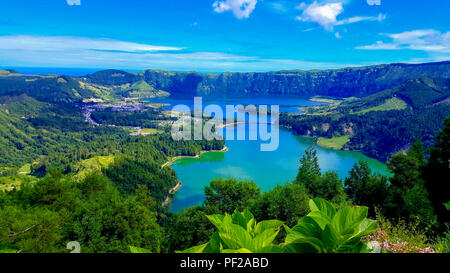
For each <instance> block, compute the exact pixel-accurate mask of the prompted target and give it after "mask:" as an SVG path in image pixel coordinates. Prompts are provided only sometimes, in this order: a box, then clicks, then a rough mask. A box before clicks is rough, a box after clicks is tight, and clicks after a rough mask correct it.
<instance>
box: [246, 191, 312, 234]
mask: <svg viewBox="0 0 450 273" xmlns="http://www.w3.org/2000/svg"><path fill="white" fill-rule="evenodd" d="M308 201H309V196H308V192H307V190H306V188H305V186H304V185H302V184H297V183H289V184H286V185H282V186H276V187H275V188H274V189H273V190H271V191H268V192H266V193H263V194H262V195H261V196H260V197H259V198H258V199H256V200H255V201H254V202H253V204H252V205H251V211H253V213H254V215H255V217H256V219H258V220H268V219H278V220H281V221H283V222H285V223H286V224H287V225H288V226H294V225H295V224H297V221H298V219H299V218H301V217H303V216H305V215H306V214H307V213H308V212H309V206H308Z"/></svg>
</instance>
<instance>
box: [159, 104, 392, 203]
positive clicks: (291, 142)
mask: <svg viewBox="0 0 450 273" xmlns="http://www.w3.org/2000/svg"><path fill="white" fill-rule="evenodd" d="M151 101H155V102H164V103H168V104H170V106H167V107H166V108H167V109H171V107H172V106H173V105H177V104H185V105H188V106H189V107H191V109H193V99H192V98H190V99H170V98H165V99H157V100H151ZM208 104H217V105H220V106H222V107H224V105H227V104H232V105H237V104H242V105H247V104H254V105H264V104H266V105H272V104H278V105H280V111H284V112H297V111H298V109H297V108H298V107H300V106H308V105H316V104H319V103H317V102H311V101H309V100H307V99H299V98H294V99H291V98H281V99H280V98H235V99H229V98H222V99H217V98H203V107H204V106H206V105H208ZM269 108H270V107H269ZM242 126H247V127H246V130H247V136H248V132H249V130H250V128H249V126H248V124H247V125H244V124H242V125H239V126H238V127H231V128H227V129H224V131H225V132H226V133H225V135H226V134H227V132H230V130H234V131H236V130H237V129H238V128H239V127H242ZM241 129H242V128H241ZM253 129H256V128H253ZM235 135H236V134H235ZM247 138H248V137H247ZM312 142H313V139H311V138H305V137H300V136H295V135H293V134H292V133H291V132H289V131H288V130H285V129H280V130H279V146H278V149H276V150H274V151H270V152H265V151H261V144H262V143H267V141H262V140H248V139H247V140H227V141H226V146H227V147H228V148H229V151H228V152H225V153H221V152H211V153H204V154H203V155H202V157H201V158H199V159H196V158H184V159H180V160H178V161H176V162H175V163H174V164H172V168H173V169H174V170H175V171H176V172H177V174H178V178H179V180H181V182H182V184H183V187H182V188H181V189H180V190H179V191H178V193H177V195H176V197H175V199H174V201H173V204H172V211H174V212H177V211H181V210H183V209H185V208H187V207H190V206H194V205H200V204H201V203H202V202H203V200H204V187H205V186H207V185H208V184H209V182H210V181H211V180H212V179H213V178H216V177H222V178H228V177H232V178H237V179H244V180H252V181H254V182H256V183H257V184H258V186H259V187H261V189H262V191H268V190H270V189H272V188H274V187H275V186H276V185H278V184H283V183H286V182H288V181H292V180H294V179H295V177H296V175H297V171H298V168H299V166H300V162H299V160H300V158H301V157H302V155H303V154H304V150H305V149H306V148H307V147H308V146H309V145H311V143H312ZM316 149H317V151H318V158H319V164H320V167H321V168H322V171H328V170H333V171H336V172H338V174H339V176H340V177H341V178H342V179H344V178H345V177H346V176H348V171H349V170H350V169H351V168H352V167H353V165H354V164H355V163H356V162H358V161H359V160H365V161H367V162H368V163H369V166H370V167H371V168H372V170H373V171H374V172H378V173H381V174H388V170H387V168H386V165H385V164H383V163H381V162H379V161H377V160H375V159H372V158H369V157H367V156H365V155H363V154H362V153H360V152H354V151H336V150H330V149H325V148H322V147H319V146H316Z"/></svg>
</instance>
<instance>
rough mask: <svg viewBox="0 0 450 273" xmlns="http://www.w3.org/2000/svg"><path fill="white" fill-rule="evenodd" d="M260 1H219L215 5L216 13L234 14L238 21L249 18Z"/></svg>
mask: <svg viewBox="0 0 450 273" xmlns="http://www.w3.org/2000/svg"><path fill="white" fill-rule="evenodd" d="M256 3H258V0H218V1H215V2H214V3H213V8H214V11H215V12H217V13H222V12H225V11H231V12H233V14H234V16H236V18H238V19H243V18H248V17H249V16H250V14H251V13H252V12H253V10H254V9H255V7H256Z"/></svg>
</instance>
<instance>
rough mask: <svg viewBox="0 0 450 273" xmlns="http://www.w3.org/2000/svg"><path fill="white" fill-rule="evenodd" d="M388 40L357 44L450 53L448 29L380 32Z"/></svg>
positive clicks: (367, 46)
mask: <svg viewBox="0 0 450 273" xmlns="http://www.w3.org/2000/svg"><path fill="white" fill-rule="evenodd" d="M381 35H382V36H385V37H388V38H389V39H390V40H391V41H390V42H387V43H385V42H383V41H377V42H376V43H375V44H372V45H365V46H358V47H356V49H365V50H400V49H411V50H420V51H426V52H439V53H450V31H449V32H446V33H441V32H440V31H437V30H433V29H421V30H412V31H405V32H401V33H394V34H381Z"/></svg>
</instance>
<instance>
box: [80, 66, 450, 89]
mask: <svg viewBox="0 0 450 273" xmlns="http://www.w3.org/2000/svg"><path fill="white" fill-rule="evenodd" d="M422 76H428V77H431V78H442V79H448V78H450V62H441V63H428V64H387V65H376V66H367V67H356V68H343V69H335V70H317V71H316V70H314V71H298V70H294V71H277V72H264V73H222V74H213V73H208V74H202V73H196V72H171V71H161V70H146V71H143V72H141V73H128V72H123V71H117V70H108V71H101V72H97V73H94V74H91V75H88V76H87V79H88V81H90V82H92V83H95V84H109V85H111V84H126V83H133V82H136V81H138V80H145V81H146V82H147V83H148V84H149V85H150V86H152V87H154V88H155V89H158V90H165V91H168V92H170V93H172V94H178V95H179V94H184V95H192V94H198V95H211V96H229V95H233V96H236V95H261V96H263V95H295V96H313V95H323V96H333V97H351V96H356V97H363V96H367V95H370V94H374V93H376V92H379V91H382V90H385V89H387V88H390V87H393V86H395V85H398V84H401V83H403V82H405V81H407V80H411V79H416V78H419V77H422Z"/></svg>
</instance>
